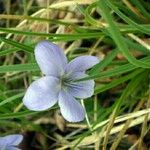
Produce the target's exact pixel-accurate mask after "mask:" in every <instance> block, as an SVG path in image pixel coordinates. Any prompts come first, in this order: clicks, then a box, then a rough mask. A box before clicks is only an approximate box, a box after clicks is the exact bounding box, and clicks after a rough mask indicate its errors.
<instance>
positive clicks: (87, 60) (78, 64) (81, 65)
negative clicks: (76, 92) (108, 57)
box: [66, 56, 99, 72]
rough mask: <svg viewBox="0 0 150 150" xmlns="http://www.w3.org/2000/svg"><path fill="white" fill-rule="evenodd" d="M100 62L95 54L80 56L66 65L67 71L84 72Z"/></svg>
mask: <svg viewBox="0 0 150 150" xmlns="http://www.w3.org/2000/svg"><path fill="white" fill-rule="evenodd" d="M97 63H99V59H98V58H97V57H95V56H79V57H77V58H75V59H73V60H72V61H71V62H69V64H67V66H66V72H83V71H86V70H87V69H89V68H91V67H92V66H94V65H96V64H97Z"/></svg>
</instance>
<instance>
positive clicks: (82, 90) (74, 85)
mask: <svg viewBox="0 0 150 150" xmlns="http://www.w3.org/2000/svg"><path fill="white" fill-rule="evenodd" d="M87 76H88V75H86V74H84V73H82V72H76V73H74V74H72V75H71V77H70V78H71V79H72V80H73V79H74V80H76V79H80V78H84V77H87ZM94 85H95V83H94V80H86V81H80V82H71V83H70V84H68V88H67V89H68V92H69V93H70V94H71V95H73V96H74V97H77V98H88V97H91V96H92V95H93V94H94Z"/></svg>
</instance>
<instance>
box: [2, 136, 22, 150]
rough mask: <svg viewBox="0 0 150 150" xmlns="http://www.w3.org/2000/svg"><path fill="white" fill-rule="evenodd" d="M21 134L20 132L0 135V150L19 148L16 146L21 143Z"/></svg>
mask: <svg viewBox="0 0 150 150" xmlns="http://www.w3.org/2000/svg"><path fill="white" fill-rule="evenodd" d="M22 140H23V136H22V135H20V134H13V135H7V136H4V137H0V150H20V149H19V148H17V147H16V146H17V145H19V144H20V143H21V141H22Z"/></svg>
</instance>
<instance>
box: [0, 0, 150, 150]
mask: <svg viewBox="0 0 150 150" xmlns="http://www.w3.org/2000/svg"><path fill="white" fill-rule="evenodd" d="M149 12H150V2H149V1H148V0H147V1H146V0H130V1H129V0H122V1H120V0H97V1H96V0H74V1H67V0H54V1H53V0H45V1H44V0H43V1H42V0H30V1H28V0H0V136H4V135H8V134H13V133H20V134H23V135H24V141H23V143H22V145H21V146H22V149H25V150H26V149H27V150H29V149H31V150H32V149H33V150H34V149H39V150H52V149H57V150H63V149H77V150H79V149H86V150H87V149H95V150H101V149H102V150H106V149H110V150H116V149H117V150H127V149H130V150H135V149H139V150H147V149H150V130H149V129H150V126H149V120H150V115H149V113H150V69H149V68H150V36H149V35H150V13H149ZM43 39H48V40H50V41H52V42H55V43H57V44H58V45H60V47H62V48H63V49H64V50H65V53H66V55H67V57H68V59H69V60H71V59H73V58H75V57H77V56H80V55H85V54H90V55H95V56H98V57H99V58H100V59H101V60H102V61H101V62H100V63H99V64H97V65H96V66H95V67H93V68H92V69H91V70H89V71H88V74H89V75H90V79H94V80H95V81H96V87H95V94H94V95H93V97H91V98H89V99H88V100H84V106H85V108H86V111H87V116H86V119H85V121H83V122H81V123H69V122H65V120H64V119H63V118H62V117H61V116H60V113H59V108H58V106H57V105H56V106H54V107H53V108H52V109H50V110H47V111H43V112H32V111H29V110H27V109H26V108H25V107H24V106H23V104H22V97H23V95H24V92H25V90H26V88H27V87H28V86H29V85H30V83H31V82H32V81H33V80H35V79H36V78H38V77H40V76H41V72H40V70H39V68H38V66H37V64H36V63H35V59H34V54H33V50H34V45H35V44H36V43H38V42H39V41H40V40H43ZM85 80H87V78H86V79H85Z"/></svg>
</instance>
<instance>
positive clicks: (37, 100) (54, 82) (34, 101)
mask: <svg viewBox="0 0 150 150" xmlns="http://www.w3.org/2000/svg"><path fill="white" fill-rule="evenodd" d="M59 86H60V85H59V80H58V79H57V78H55V77H51V76H47V77H42V78H40V79H38V80H36V81H34V82H33V83H32V84H31V85H30V86H29V87H28V89H27V91H26V94H25V96H24V98H23V103H24V105H25V106H26V107H27V108H28V109H30V110H35V111H42V110H46V109H48V108H50V107H52V106H53V105H54V104H55V103H56V102H57V100H58V92H59V89H60V87H59Z"/></svg>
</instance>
